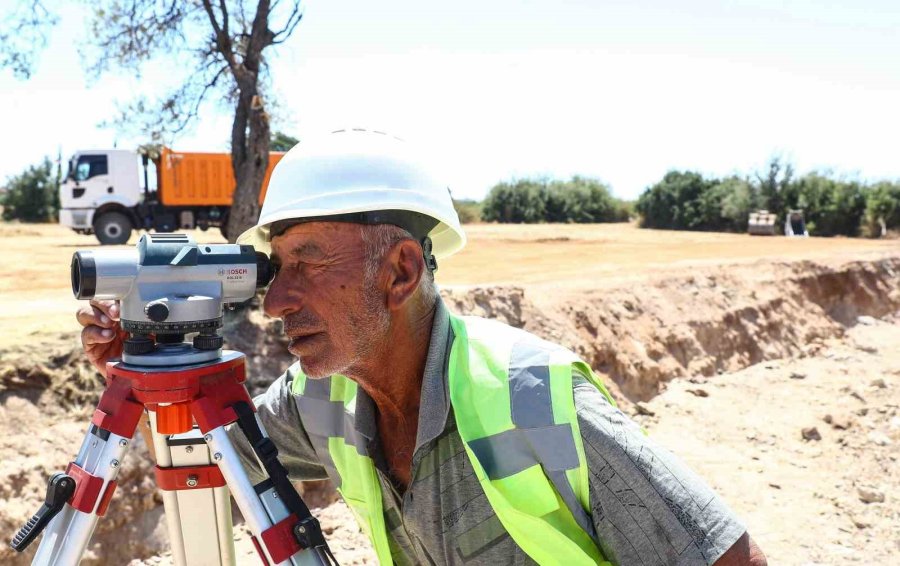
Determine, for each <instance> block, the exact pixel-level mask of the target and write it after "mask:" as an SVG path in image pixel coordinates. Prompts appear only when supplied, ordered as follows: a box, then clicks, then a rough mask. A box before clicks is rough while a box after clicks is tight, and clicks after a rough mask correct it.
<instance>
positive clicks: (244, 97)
mask: <svg viewBox="0 0 900 566" xmlns="http://www.w3.org/2000/svg"><path fill="white" fill-rule="evenodd" d="M241 86H244V85H241ZM240 92H241V93H240V95H239V96H238V102H237V108H236V109H235V114H234V124H233V126H232V130H231V166H232V169H233V171H234V180H235V189H234V199H233V202H232V205H231V212H230V213H229V216H228V224H227V227H226V234H227V235H228V241H229V242H234V241H235V240H236V239H237V237H238V236H240V235H241V234H242V233H243V232H244V231H245V230H247V229H248V228H250V227H252V226H253V225H254V224H256V221H257V220H258V219H259V208H260V207H259V192H260V190H261V189H262V182H263V179H264V178H265V176H266V169H267V168H268V166H269V138H270V132H269V116H268V114H266V111H265V107H264V106H263V102H262V98H261V97H260V96H259V95H258V94H257V89H256V77H253V81H252V84H247V85H246V87H245V88H241V91H240ZM248 130H249V132H248Z"/></svg>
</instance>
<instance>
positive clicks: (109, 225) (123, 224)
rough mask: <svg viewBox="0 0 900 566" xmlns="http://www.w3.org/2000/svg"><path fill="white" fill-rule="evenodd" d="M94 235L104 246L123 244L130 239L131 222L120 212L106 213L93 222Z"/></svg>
mask: <svg viewBox="0 0 900 566" xmlns="http://www.w3.org/2000/svg"><path fill="white" fill-rule="evenodd" d="M94 233H95V234H97V239H98V240H100V243H101V244H103V245H104V246H111V245H118V244H124V243H126V242H127V241H128V238H130V237H131V220H130V219H129V218H128V217H127V216H125V215H124V214H122V213H121V212H106V213H104V214H103V215H101V216H100V218H98V219H97V220H95V221H94Z"/></svg>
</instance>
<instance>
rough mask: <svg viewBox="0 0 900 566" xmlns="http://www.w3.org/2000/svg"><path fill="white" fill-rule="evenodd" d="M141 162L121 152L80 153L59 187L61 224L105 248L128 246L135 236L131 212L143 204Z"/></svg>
mask: <svg viewBox="0 0 900 566" xmlns="http://www.w3.org/2000/svg"><path fill="white" fill-rule="evenodd" d="M140 169H141V158H140V156H139V155H138V154H137V153H135V152H133V151H127V150H121V149H108V150H90V151H79V152H77V153H76V154H75V155H74V156H72V159H71V160H70V161H69V169H68V174H67V175H66V178H65V180H64V181H63V182H62V183H61V184H60V187H59V202H60V211H59V222H60V224H62V225H63V226H68V227H69V228H72V229H73V230H75V231H76V232H78V233H80V234H92V233H94V234H96V235H97V239H99V240H100V242H101V243H103V244H124V243H125V242H127V241H128V238H129V237H130V236H131V231H132V229H133V227H134V218H133V217H132V216H133V215H132V213H131V210H132V209H133V208H134V207H135V206H137V205H138V204H140V202H141V201H142V199H143V196H144V191H143V189H142V187H141V183H140V174H139V173H140Z"/></svg>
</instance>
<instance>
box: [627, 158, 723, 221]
mask: <svg viewBox="0 0 900 566" xmlns="http://www.w3.org/2000/svg"><path fill="white" fill-rule="evenodd" d="M713 184H714V183H713V182H711V181H707V180H705V179H704V178H703V176H702V175H700V173H695V172H693V171H669V172H668V173H666V175H665V177H663V179H662V181H660V182H659V183H656V184H655V185H653V186H652V187H650V188H649V189H647V190H646V191H644V192H643V194H641V196H640V198H638V201H637V204H636V205H635V208H636V209H637V211H638V213H640V215H641V227H643V228H663V229H671V230H713V229H715V227H716V220H717V219H718V217H719V216H720V214H719V209H720V203H719V202H718V200H719V198H720V195H717V194H709V195H706V196H705V197H704V195H705V194H706V193H707V192H708V191H709V189H710V188H711V187H712V186H713Z"/></svg>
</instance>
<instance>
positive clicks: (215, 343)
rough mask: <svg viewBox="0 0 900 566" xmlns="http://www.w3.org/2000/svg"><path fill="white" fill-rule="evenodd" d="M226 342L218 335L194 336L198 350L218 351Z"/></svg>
mask: <svg viewBox="0 0 900 566" xmlns="http://www.w3.org/2000/svg"><path fill="white" fill-rule="evenodd" d="M224 342H225V341H224V339H223V338H222V337H221V336H219V335H218V334H212V335H209V334H198V335H196V336H194V348H197V349H198V350H218V349H219V348H221V347H222V345H223V344H224Z"/></svg>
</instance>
